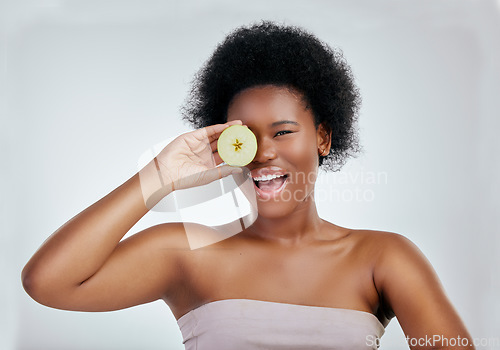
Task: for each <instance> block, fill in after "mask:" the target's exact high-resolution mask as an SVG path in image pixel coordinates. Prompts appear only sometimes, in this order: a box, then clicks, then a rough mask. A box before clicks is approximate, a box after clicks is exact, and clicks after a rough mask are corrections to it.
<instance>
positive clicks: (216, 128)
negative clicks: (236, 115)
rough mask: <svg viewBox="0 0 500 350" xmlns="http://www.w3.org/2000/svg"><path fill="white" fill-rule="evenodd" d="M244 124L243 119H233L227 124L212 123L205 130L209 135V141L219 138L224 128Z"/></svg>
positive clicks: (207, 135)
mask: <svg viewBox="0 0 500 350" xmlns="http://www.w3.org/2000/svg"><path fill="white" fill-rule="evenodd" d="M237 124H238V125H242V124H243V123H242V122H241V120H232V121H230V122H227V123H225V124H215V125H210V126H207V127H205V128H204V129H205V132H206V134H205V135H206V137H208V140H209V142H212V141H214V140H217V139H218V138H219V135H220V134H221V132H222V131H224V129H226V128H228V127H230V126H231V125H237Z"/></svg>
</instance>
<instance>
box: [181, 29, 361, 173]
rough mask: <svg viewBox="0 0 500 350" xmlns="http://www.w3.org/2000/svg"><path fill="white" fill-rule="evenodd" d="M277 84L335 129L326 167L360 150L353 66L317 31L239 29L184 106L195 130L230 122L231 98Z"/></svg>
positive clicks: (207, 67)
mask: <svg viewBox="0 0 500 350" xmlns="http://www.w3.org/2000/svg"><path fill="white" fill-rule="evenodd" d="M262 85H275V86H283V87H288V88H292V89H295V90H296V91H298V92H300V93H301V94H302V95H303V97H304V99H305V101H306V103H307V106H308V107H309V108H311V110H312V113H313V115H314V118H315V125H316V127H317V126H318V125H319V124H323V125H324V126H326V127H327V129H329V130H330V131H331V132H332V143H331V148H330V153H329V154H328V155H326V156H319V164H320V167H321V168H322V169H323V170H326V171H328V170H332V171H338V170H340V168H341V167H342V166H343V165H344V164H345V162H346V161H347V159H348V158H349V157H355V156H356V155H357V153H359V152H360V151H361V147H360V145H359V142H358V132H357V127H356V122H357V117H358V111H359V107H360V105H361V98H360V95H359V90H358V88H357V87H356V85H355V83H354V78H353V75H352V73H351V69H350V67H349V65H348V64H347V63H346V61H345V59H344V58H343V55H342V52H341V51H338V50H337V51H335V50H333V49H332V48H331V47H329V46H328V45H327V44H325V43H323V42H321V41H320V40H319V39H318V38H316V37H315V36H314V35H312V34H310V33H308V32H306V31H305V30H304V29H302V28H299V27H295V26H285V25H278V24H275V23H272V22H267V21H264V22H262V23H260V24H255V25H252V26H249V27H241V28H238V29H236V30H235V31H233V32H232V33H230V34H229V35H228V36H227V37H226V39H225V40H224V41H223V42H222V43H220V44H219V45H218V46H217V48H216V50H215V52H214V53H213V54H212V56H211V57H210V58H209V59H208V61H207V62H206V63H205V64H204V66H203V67H202V68H201V69H200V71H199V72H198V73H197V74H196V76H195V78H194V80H193V83H192V88H191V92H190V94H189V95H188V98H187V100H186V103H185V105H184V106H183V108H182V113H183V119H184V120H185V121H187V122H189V123H190V124H191V125H192V126H194V127H195V128H202V127H205V126H208V125H213V124H222V123H225V122H226V117H227V109H228V106H229V104H230V103H231V100H232V99H233V97H234V96H235V95H236V94H237V93H239V92H241V91H242V90H244V89H247V88H250V87H254V86H262Z"/></svg>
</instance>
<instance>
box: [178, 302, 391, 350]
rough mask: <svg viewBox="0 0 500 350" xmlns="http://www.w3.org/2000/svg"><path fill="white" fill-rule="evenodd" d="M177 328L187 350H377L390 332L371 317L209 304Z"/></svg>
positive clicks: (288, 307) (349, 312)
mask: <svg viewBox="0 0 500 350" xmlns="http://www.w3.org/2000/svg"><path fill="white" fill-rule="evenodd" d="M177 324H178V325H179V328H180V330H181V333H182V337H183V344H184V345H185V349H186V350H240V349H241V350H246V349H249V350H251V349H270V350H273V349H280V350H294V349H301V350H320V349H322V350H325V349H356V350H360V349H377V347H378V344H379V339H380V337H381V336H382V335H383V334H384V332H385V328H384V326H383V325H382V324H381V323H380V321H379V320H378V318H377V317H376V316H375V315H373V314H371V313H369V312H365V311H358V310H350V309H340V308H330V307H319V306H305V305H296V304H287V303H278V302H270V301H261V300H251V299H225V300H218V301H212V302H209V303H207V304H204V305H202V306H200V307H198V308H196V309H194V310H191V311H189V312H188V313H186V314H185V315H183V316H182V317H180V318H179V319H178V320H177Z"/></svg>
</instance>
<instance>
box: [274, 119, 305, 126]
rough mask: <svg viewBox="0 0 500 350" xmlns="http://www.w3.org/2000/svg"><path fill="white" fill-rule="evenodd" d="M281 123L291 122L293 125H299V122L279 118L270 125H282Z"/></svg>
mask: <svg viewBox="0 0 500 350" xmlns="http://www.w3.org/2000/svg"><path fill="white" fill-rule="evenodd" d="M283 124H293V125H297V126H299V123H297V122H294V121H293V120H280V121H277V122H274V123H272V124H271V127H275V126H278V125H283Z"/></svg>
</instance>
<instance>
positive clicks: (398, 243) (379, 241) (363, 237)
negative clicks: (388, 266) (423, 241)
mask: <svg viewBox="0 0 500 350" xmlns="http://www.w3.org/2000/svg"><path fill="white" fill-rule="evenodd" d="M350 236H351V237H352V238H353V239H355V240H356V241H357V242H358V243H359V244H361V245H366V246H369V247H372V248H374V249H376V250H377V251H378V252H379V254H378V255H380V256H390V255H392V254H398V255H399V254H401V252H402V251H404V252H405V253H412V252H413V253H412V254H415V253H420V251H419V249H418V248H417V246H416V245H415V244H414V243H413V242H412V241H411V240H410V239H408V238H407V237H405V236H404V235H402V234H399V233H395V232H389V231H378V230H367V229H353V230H350Z"/></svg>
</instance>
